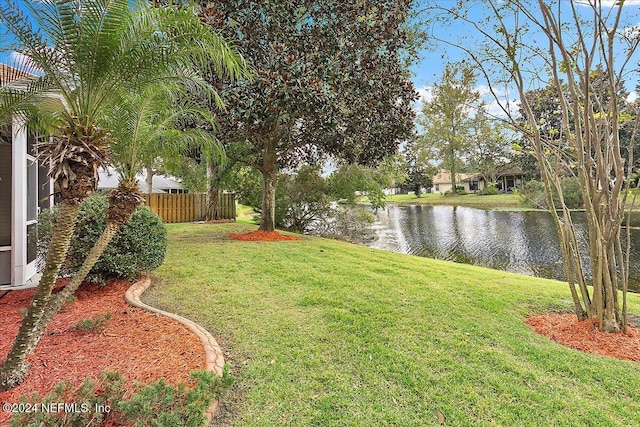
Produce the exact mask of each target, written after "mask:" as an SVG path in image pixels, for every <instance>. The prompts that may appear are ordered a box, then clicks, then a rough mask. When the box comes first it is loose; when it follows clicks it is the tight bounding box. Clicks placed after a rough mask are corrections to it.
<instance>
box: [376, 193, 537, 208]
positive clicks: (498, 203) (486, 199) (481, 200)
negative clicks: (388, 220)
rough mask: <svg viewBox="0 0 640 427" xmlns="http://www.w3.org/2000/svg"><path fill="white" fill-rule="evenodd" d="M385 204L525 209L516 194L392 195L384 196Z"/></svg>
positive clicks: (524, 205)
mask: <svg viewBox="0 0 640 427" xmlns="http://www.w3.org/2000/svg"><path fill="white" fill-rule="evenodd" d="M385 201H386V202H389V203H393V204H399V205H452V206H470V207H474V208H480V209H500V208H509V209H525V208H526V204H525V203H524V202H523V200H522V198H521V197H520V196H519V195H517V194H496V195H487V196H482V195H479V194H467V195H464V196H443V195H441V194H435V193H431V194H422V195H421V196H420V197H416V196H415V194H413V193H412V194H394V195H390V196H386V198H385Z"/></svg>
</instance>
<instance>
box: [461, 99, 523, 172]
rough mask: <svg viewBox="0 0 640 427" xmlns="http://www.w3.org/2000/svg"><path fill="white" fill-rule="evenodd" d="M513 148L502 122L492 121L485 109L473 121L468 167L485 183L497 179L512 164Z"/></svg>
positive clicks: (482, 108)
mask: <svg viewBox="0 0 640 427" xmlns="http://www.w3.org/2000/svg"><path fill="white" fill-rule="evenodd" d="M512 154H513V148H512V144H511V138H510V134H509V132H508V129H507V128H506V125H505V124H504V122H503V121H502V120H496V119H492V118H490V117H489V116H488V114H487V112H486V110H485V108H484V107H480V108H478V110H477V111H476V114H475V116H474V117H473V118H472V120H471V143H470V144H469V146H468V148H467V155H466V157H467V165H468V167H469V169H470V170H473V171H474V172H475V171H477V172H478V173H480V174H481V175H482V177H483V178H484V182H485V183H492V182H495V181H496V177H497V176H498V173H500V171H501V170H504V167H505V166H506V165H507V164H509V163H510V162H511V158H512Z"/></svg>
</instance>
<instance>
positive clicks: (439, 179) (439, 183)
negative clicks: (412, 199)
mask: <svg viewBox="0 0 640 427" xmlns="http://www.w3.org/2000/svg"><path fill="white" fill-rule="evenodd" d="M456 186H457V187H462V188H464V191H466V192H467V193H475V192H477V191H480V190H482V189H484V187H485V182H484V178H482V175H480V174H470V173H457V174H456ZM452 188H453V184H452V182H451V172H449V171H448V170H444V169H441V170H439V171H438V173H437V174H436V175H434V177H433V191H434V192H436V193H442V194H444V193H445V192H447V191H452Z"/></svg>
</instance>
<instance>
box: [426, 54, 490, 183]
mask: <svg viewBox="0 0 640 427" xmlns="http://www.w3.org/2000/svg"><path fill="white" fill-rule="evenodd" d="M475 84H476V77H475V75H474V71H473V69H472V68H471V67H470V66H468V65H466V64H464V63H458V64H452V63H449V64H447V66H446V67H445V70H444V73H443V75H442V78H441V80H440V82H439V83H437V84H436V85H435V86H434V88H433V98H432V99H431V100H430V101H427V102H425V103H424V105H423V107H422V116H421V117H420V118H419V120H418V121H419V123H420V125H421V126H422V128H423V130H424V131H423V134H422V135H421V137H420V139H419V140H418V142H417V144H416V145H415V148H416V149H417V150H418V153H417V154H416V156H417V157H418V158H430V157H432V156H434V157H435V159H437V160H440V162H441V165H442V166H443V167H444V168H445V169H447V170H449V171H450V173H451V184H452V188H454V189H455V188H456V174H457V173H459V172H460V170H461V166H462V159H461V156H462V154H463V153H467V152H468V150H469V147H470V145H471V144H470V141H471V130H472V112H473V111H474V110H475V109H476V108H477V107H478V101H479V99H480V93H479V92H478V91H477V90H476V89H475ZM425 153H432V154H425Z"/></svg>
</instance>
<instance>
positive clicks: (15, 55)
mask: <svg viewBox="0 0 640 427" xmlns="http://www.w3.org/2000/svg"><path fill="white" fill-rule="evenodd" d="M9 65H11V66H13V67H16V68H19V69H21V70H23V71H26V72H28V73H32V74H40V73H42V72H43V71H42V70H41V69H40V68H38V67H36V65H35V64H34V63H33V61H32V60H31V59H30V58H29V57H28V56H26V55H23V54H22V53H19V52H15V51H14V52H11V53H10V54H9Z"/></svg>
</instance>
